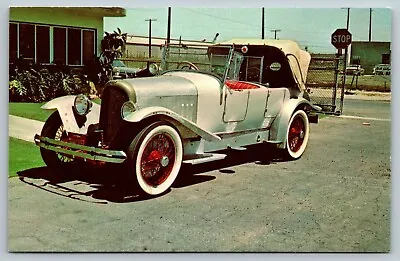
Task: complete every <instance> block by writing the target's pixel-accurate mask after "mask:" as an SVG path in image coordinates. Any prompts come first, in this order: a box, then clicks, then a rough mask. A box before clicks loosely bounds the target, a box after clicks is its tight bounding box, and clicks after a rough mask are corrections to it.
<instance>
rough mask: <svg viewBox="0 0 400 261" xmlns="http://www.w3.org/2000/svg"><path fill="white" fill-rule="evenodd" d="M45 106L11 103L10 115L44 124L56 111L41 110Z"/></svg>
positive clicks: (96, 100) (97, 100) (9, 104)
mask: <svg viewBox="0 0 400 261" xmlns="http://www.w3.org/2000/svg"><path fill="white" fill-rule="evenodd" d="M93 102H95V103H97V104H100V103H101V100H100V99H98V98H97V99H94V100H93ZM43 104H45V103H44V102H42V103H31V102H10V103H8V110H9V111H8V114H10V115H14V116H19V117H24V118H28V119H32V120H37V121H43V122H44V121H46V120H47V118H48V117H49V116H50V115H51V114H52V113H53V111H54V110H43V109H41V108H40V107H41V106H42V105H43Z"/></svg>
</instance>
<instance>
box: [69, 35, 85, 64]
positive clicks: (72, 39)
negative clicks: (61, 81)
mask: <svg viewBox="0 0 400 261" xmlns="http://www.w3.org/2000/svg"><path fill="white" fill-rule="evenodd" d="M81 32H82V31H81V30H80V29H73V28H68V65H80V64H82V62H81V53H82V52H81V51H82V50H81V46H82V44H81V42H82V39H81Z"/></svg>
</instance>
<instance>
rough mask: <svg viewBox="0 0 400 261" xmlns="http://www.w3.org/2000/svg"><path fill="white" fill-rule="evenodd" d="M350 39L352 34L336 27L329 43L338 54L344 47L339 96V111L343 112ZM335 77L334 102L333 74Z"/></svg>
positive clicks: (334, 97)
mask: <svg viewBox="0 0 400 261" xmlns="http://www.w3.org/2000/svg"><path fill="white" fill-rule="evenodd" d="M351 40H352V35H351V33H350V32H349V31H348V30H347V29H345V28H340V29H336V31H334V32H333V34H332V36H331V43H332V45H333V46H335V47H336V49H338V56H339V55H340V54H341V53H342V50H341V49H345V54H344V61H343V67H344V68H343V81H342V92H341V97H340V111H341V113H343V100H344V88H345V85H346V67H347V65H346V62H347V48H348V46H349V45H350V44H351ZM335 79H336V83H335V91H334V96H333V99H334V100H335V102H334V104H336V86H337V75H336V76H335Z"/></svg>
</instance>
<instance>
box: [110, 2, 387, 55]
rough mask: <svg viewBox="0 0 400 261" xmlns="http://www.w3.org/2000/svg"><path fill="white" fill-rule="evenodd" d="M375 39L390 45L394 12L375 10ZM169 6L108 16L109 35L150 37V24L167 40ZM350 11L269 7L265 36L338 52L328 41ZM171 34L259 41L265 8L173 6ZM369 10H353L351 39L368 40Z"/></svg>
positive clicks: (208, 38)
mask: <svg viewBox="0 0 400 261" xmlns="http://www.w3.org/2000/svg"><path fill="white" fill-rule="evenodd" d="M372 10H373V11H372V40H373V41H391V40H392V39H391V32H392V26H391V24H392V10H391V9H389V8H373V9H372ZM167 14H168V11H167V7H159V8H143V7H137V8H135V7H129V8H127V16H126V17H124V18H105V27H104V29H105V31H113V30H115V29H116V28H117V27H119V28H121V30H122V31H123V32H127V33H128V34H134V35H144V36H147V35H148V22H146V21H145V19H149V18H152V19H157V21H155V22H153V24H152V35H153V36H160V37H165V36H166V32H167ZM346 19H347V9H344V8H265V37H266V38H273V37H274V33H273V32H271V30H273V29H279V30H281V31H280V32H278V33H277V38H279V39H291V40H295V41H297V42H299V44H300V45H301V46H303V47H305V46H307V47H308V50H309V51H311V52H329V53H333V52H335V48H334V47H333V46H332V45H331V44H330V37H331V34H332V32H333V31H335V30H336V29H337V28H345V27H346ZM171 20H172V25H171V36H172V37H174V38H179V37H180V36H182V38H183V39H190V40H202V39H207V40H212V39H213V37H214V35H215V34H216V33H217V32H218V33H219V34H220V35H219V37H218V40H220V41H222V40H229V39H231V38H241V37H243V38H260V37H261V8H260V7H257V8H222V7H218V8H205V7H172V19H171ZM368 26H369V8H350V25H349V31H350V32H351V33H352V35H353V41H366V40H368V30H369V29H368Z"/></svg>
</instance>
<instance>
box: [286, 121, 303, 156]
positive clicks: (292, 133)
mask: <svg viewBox="0 0 400 261" xmlns="http://www.w3.org/2000/svg"><path fill="white" fill-rule="evenodd" d="M303 141H304V122H303V120H302V119H301V118H300V117H299V116H297V117H296V118H294V119H293V121H292V124H291V125H290V129H289V134H288V143H289V148H290V150H291V151H294V152H297V151H298V150H299V149H300V147H301V145H302V144H303Z"/></svg>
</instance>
